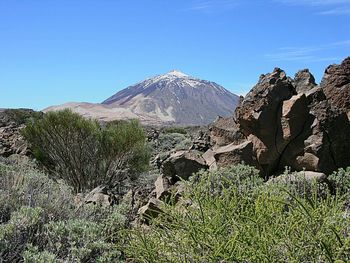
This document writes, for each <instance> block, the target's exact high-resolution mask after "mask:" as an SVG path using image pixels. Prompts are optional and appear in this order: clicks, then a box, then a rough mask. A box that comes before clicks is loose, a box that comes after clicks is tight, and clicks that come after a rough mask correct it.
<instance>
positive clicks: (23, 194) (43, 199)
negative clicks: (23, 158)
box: [0, 163, 75, 223]
mask: <svg viewBox="0 0 350 263" xmlns="http://www.w3.org/2000/svg"><path fill="white" fill-rule="evenodd" d="M22 206H28V207H41V208H42V209H44V210H45V211H46V214H47V217H48V219H50V220H61V219H62V220H64V219H67V218H68V217H69V216H70V214H71V213H72V211H73V210H74V209H75V206H74V196H73V193H72V189H71V188H70V187H69V186H67V185H66V184H64V183H63V182H62V181H54V180H52V179H50V178H48V176H47V175H46V174H44V173H42V172H40V171H38V170H36V169H35V167H34V166H33V164H31V163H28V164H23V165H1V164H0V223H4V222H7V221H8V220H9V219H10V215H11V213H12V212H14V211H17V210H18V209H20V208H21V207H22Z"/></svg>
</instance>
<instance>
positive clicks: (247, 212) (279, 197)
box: [125, 166, 350, 262]
mask: <svg viewBox="0 0 350 263" xmlns="http://www.w3.org/2000/svg"><path fill="white" fill-rule="evenodd" d="M180 203H182V204H184V203H185V204H187V205H174V204H171V202H170V203H169V204H164V205H163V206H162V207H161V209H162V211H163V213H162V214H160V216H158V217H157V218H156V219H154V220H152V221H151V225H150V227H149V228H144V227H136V228H134V229H132V230H130V231H129V232H128V234H127V238H128V245H127V246H126V248H125V251H126V254H127V256H128V257H129V258H130V259H132V260H134V261H135V262H334V261H335V260H342V261H344V262H349V260H350V254H349V242H350V238H349V231H350V221H349V219H348V218H347V217H346V216H344V210H343V208H344V200H343V199H342V198H340V197H339V196H332V195H330V194H329V193H328V194H327V195H326V196H324V197H323V198H320V197H319V195H318V193H317V189H316V188H312V195H307V194H300V193H299V192H298V191H297V190H296V189H294V185H293V184H290V185H284V186H281V185H280V184H273V183H272V184H263V183H262V181H261V179H260V178H258V176H257V171H255V170H254V169H252V168H249V167H245V166H238V167H233V168H230V169H223V170H218V171H215V172H201V173H200V174H197V175H196V176H195V177H194V178H193V179H192V181H191V182H189V183H187V187H186V191H185V195H184V197H183V202H180ZM340 262H341V261H340Z"/></svg>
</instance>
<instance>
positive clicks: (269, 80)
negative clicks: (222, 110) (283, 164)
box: [235, 68, 296, 174]
mask: <svg viewBox="0 0 350 263" xmlns="http://www.w3.org/2000/svg"><path fill="white" fill-rule="evenodd" d="M294 94H296V92H295V88H294V86H293V84H292V80H291V79H290V78H288V77H287V76H286V74H285V72H284V71H283V70H281V69H279V68H275V69H274V71H273V72H272V73H270V74H267V75H262V76H261V77H260V79H259V82H258V84H257V85H255V86H254V87H253V89H252V90H251V91H250V92H249V93H248V94H247V96H246V97H245V98H244V100H243V101H242V103H241V104H240V106H239V107H238V108H237V109H236V112H235V114H236V118H237V121H238V123H239V124H240V128H241V131H242V132H243V133H244V135H246V136H249V139H250V140H251V141H252V143H253V147H254V150H255V152H256V155H257V156H256V158H257V161H258V163H259V165H260V166H261V168H262V170H263V173H264V174H270V173H272V172H273V171H274V170H275V169H276V166H277V165H278V163H279V157H280V155H281V153H282V151H283V150H284V148H285V146H286V145H287V144H288V140H285V139H284V138H283V129H282V124H281V118H282V114H283V112H282V106H283V102H284V101H285V100H288V99H290V98H291V97H292V96H293V95H294Z"/></svg>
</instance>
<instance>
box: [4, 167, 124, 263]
mask: <svg viewBox="0 0 350 263" xmlns="http://www.w3.org/2000/svg"><path fill="white" fill-rule="evenodd" d="M0 168H1V169H0V185H1V188H0V215H1V218H0V219H1V224H0V261H1V262H21V261H23V260H24V262H33V263H34V262H35V263H37V262H43V263H44V262H45V263H46V262H118V261H119V259H121V251H120V250H118V249H117V247H116V245H115V243H116V242H117V241H118V240H119V232H120V231H121V230H123V229H125V226H126V224H127V221H126V217H125V216H124V214H126V211H127V206H126V205H125V204H122V205H119V206H114V207H101V206H94V205H83V206H81V205H80V204H79V203H77V201H76V200H75V196H74V192H73V189H72V188H71V187H69V186H67V185H66V184H65V183H64V181H53V180H52V179H50V178H49V177H48V176H47V175H45V174H44V173H42V172H40V171H38V170H37V169H35V167H34V166H33V165H32V164H28V165H23V166H20V167H18V166H17V165H1V166H0Z"/></svg>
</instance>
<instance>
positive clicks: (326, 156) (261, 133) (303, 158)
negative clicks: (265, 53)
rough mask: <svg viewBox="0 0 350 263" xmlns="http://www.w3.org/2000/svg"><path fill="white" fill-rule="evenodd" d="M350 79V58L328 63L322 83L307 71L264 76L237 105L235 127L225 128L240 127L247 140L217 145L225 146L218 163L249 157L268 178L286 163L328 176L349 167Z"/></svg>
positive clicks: (227, 163) (249, 162) (280, 71)
mask: <svg viewBox="0 0 350 263" xmlns="http://www.w3.org/2000/svg"><path fill="white" fill-rule="evenodd" d="M349 83H350V58H348V59H346V60H344V61H343V63H342V64H341V65H332V66H330V67H328V68H327V70H326V73H325V76H324V78H323V80H322V84H321V87H318V86H317V85H316V83H315V79H314V77H313V76H312V74H311V73H310V72H309V71H308V70H302V71H299V72H298V73H297V74H296V76H295V79H294V80H292V79H291V78H289V77H287V76H286V74H285V72H284V71H283V70H281V69H279V68H276V69H275V70H274V71H273V72H272V73H269V74H266V75H262V76H261V77H260V79H259V82H258V83H257V85H255V86H254V87H253V89H252V90H251V91H250V92H249V93H248V94H247V96H246V97H245V98H244V99H243V100H242V102H241V104H240V105H239V106H238V108H237V109H236V111H235V117H236V118H235V123H234V127H221V129H225V130H229V129H230V128H231V129H233V128H236V132H241V133H243V134H244V136H245V137H246V139H244V140H245V142H246V143H244V142H242V141H241V140H240V141H238V140H235V139H233V140H232V141H230V142H229V143H227V144H226V145H227V146H223V145H217V147H216V148H215V147H214V148H213V150H214V152H215V151H216V150H215V149H224V150H225V151H222V150H221V152H220V151H219V152H220V153H217V154H216V159H217V165H218V166H221V165H222V166H225V165H229V164H234V163H237V162H239V161H240V160H244V161H245V162H246V163H247V164H250V165H254V166H255V167H257V168H258V169H260V171H261V173H262V175H265V176H266V177H269V176H270V175H272V174H274V173H276V172H279V171H282V170H283V169H284V167H285V166H289V167H291V168H292V170H297V171H301V170H303V169H306V170H311V171H317V172H323V173H326V174H328V173H330V172H332V171H334V170H336V169H337V168H339V167H346V166H349V165H350V136H349V135H350V125H349V119H348V117H347V114H349V99H350V93H349V85H350V84H349ZM237 127H238V128H237ZM237 129H238V130H237ZM237 145H244V146H245V147H243V148H242V149H244V151H243V150H242V149H240V150H238V148H239V147H237ZM247 146H249V147H247ZM250 146H252V147H250ZM226 148H227V149H228V150H230V151H228V150H227V149H226ZM231 148H232V149H231ZM250 149H251V152H252V157H251V158H250V159H249V158H247V155H249V154H247V152H248V150H250ZM220 155H221V156H220ZM219 157H220V158H219ZM228 157H229V158H228ZM218 160H219V162H218Z"/></svg>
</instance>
